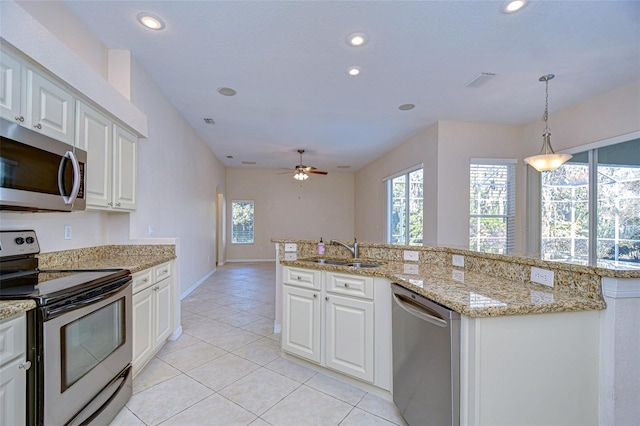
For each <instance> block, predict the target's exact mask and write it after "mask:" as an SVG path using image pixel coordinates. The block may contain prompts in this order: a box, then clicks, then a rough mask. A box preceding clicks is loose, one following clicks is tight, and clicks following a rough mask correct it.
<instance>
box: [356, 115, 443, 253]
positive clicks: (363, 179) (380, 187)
mask: <svg viewBox="0 0 640 426" xmlns="http://www.w3.org/2000/svg"><path fill="white" fill-rule="evenodd" d="M437 143H438V125H437V124H435V125H433V126H430V127H429V128H428V129H426V130H424V131H422V132H420V133H419V134H417V135H416V136H414V137H412V138H410V139H409V140H407V141H406V142H404V143H403V144H401V145H399V146H398V147H397V148H395V149H394V150H393V151H391V152H389V153H387V154H386V155H384V156H382V157H380V158H379V159H377V160H376V161H374V162H373V163H370V164H368V165H367V166H365V167H364V168H362V169H360V170H359V171H358V172H357V173H356V177H355V182H356V192H355V206H356V207H355V212H356V213H355V214H356V216H355V217H356V228H355V229H356V235H357V236H358V238H360V239H361V240H362V241H368V242H383V241H384V239H385V234H386V230H385V223H386V214H385V205H386V188H385V183H384V181H383V179H384V178H387V177H389V176H391V175H393V174H395V173H398V172H401V171H403V170H406V169H408V168H410V167H413V166H415V165H417V164H420V163H422V164H423V167H424V182H425V185H424V200H425V201H424V203H425V209H424V217H423V221H424V222H423V224H424V238H423V240H424V241H425V244H435V243H436V215H435V211H434V209H431V208H430V207H429V206H430V202H431V201H430V200H435V198H436V191H437V170H438V168H437V155H438V146H437Z"/></svg>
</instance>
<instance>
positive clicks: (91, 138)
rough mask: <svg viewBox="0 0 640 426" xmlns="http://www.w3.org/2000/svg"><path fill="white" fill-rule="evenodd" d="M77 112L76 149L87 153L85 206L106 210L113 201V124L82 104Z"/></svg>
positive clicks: (77, 108) (80, 103)
mask: <svg viewBox="0 0 640 426" xmlns="http://www.w3.org/2000/svg"><path fill="white" fill-rule="evenodd" d="M76 111H77V117H76V126H77V128H76V147H78V148H80V149H83V150H85V151H87V164H88V167H87V178H86V183H85V185H86V194H87V207H96V208H105V209H106V208H109V207H110V205H109V203H111V202H112V197H111V194H112V186H113V183H112V180H113V179H112V169H113V155H112V154H111V152H112V150H113V143H112V140H113V123H112V122H111V120H109V119H108V118H107V117H105V116H104V115H102V114H101V113H99V112H98V111H96V110H94V109H93V108H91V107H89V106H87V105H85V104H83V103H82V102H78V103H77V106H76Z"/></svg>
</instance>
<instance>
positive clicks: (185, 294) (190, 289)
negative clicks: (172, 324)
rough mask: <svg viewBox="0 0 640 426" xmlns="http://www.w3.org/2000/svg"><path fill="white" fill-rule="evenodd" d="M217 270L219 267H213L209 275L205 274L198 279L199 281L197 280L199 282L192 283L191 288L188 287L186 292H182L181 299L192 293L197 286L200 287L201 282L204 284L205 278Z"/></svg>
mask: <svg viewBox="0 0 640 426" xmlns="http://www.w3.org/2000/svg"><path fill="white" fill-rule="evenodd" d="M216 271H217V269H216V268H213V270H212V271H210V272H209V273H208V274H207V275H205V276H204V277H202V278H200V279H199V280H198V282H197V283H195V284H194V285H192V286H191V287H189V288H188V289H187V291H185V292H184V293H182V294H181V295H180V300H182V299H184V298H185V297H187V296H188V295H189V294H191V293H192V292H193V291H194V290H195V289H196V288H198V287H199V286H200V284H202V283H203V282H205V280H206V279H207V278H209V277H210V276H211V275H213V274H214V273H215V272H216Z"/></svg>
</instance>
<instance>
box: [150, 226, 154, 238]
mask: <svg viewBox="0 0 640 426" xmlns="http://www.w3.org/2000/svg"><path fill="white" fill-rule="evenodd" d="M154 232H155V231H154V230H153V226H152V225H149V236H152V235H153V233H154Z"/></svg>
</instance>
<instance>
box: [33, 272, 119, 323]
mask: <svg viewBox="0 0 640 426" xmlns="http://www.w3.org/2000/svg"><path fill="white" fill-rule="evenodd" d="M130 281H131V278H129V277H127V278H125V279H123V280H121V283H120V285H119V286H117V287H114V288H113V289H111V290H109V291H107V292H105V293H102V294H99V295H97V296H95V297H91V298H89V299H84V300H79V301H77V302H74V303H69V304H65V305H62V306H60V307H59V308H53V309H47V310H45V315H44V316H45V319H44V320H45V321H49V320H51V319H54V318H56V317H59V316H60V315H62V314H65V313H67V312H69V311H74V310H76V309H80V308H83V307H85V306H87V305H91V304H94V303H97V302H100V301H101V300H105V299H108V298H110V297H112V296H113V295H115V294H117V293H120V292H121V291H123V290H124V289H125V288H126V286H127V285H128V284H129V282H130Z"/></svg>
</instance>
